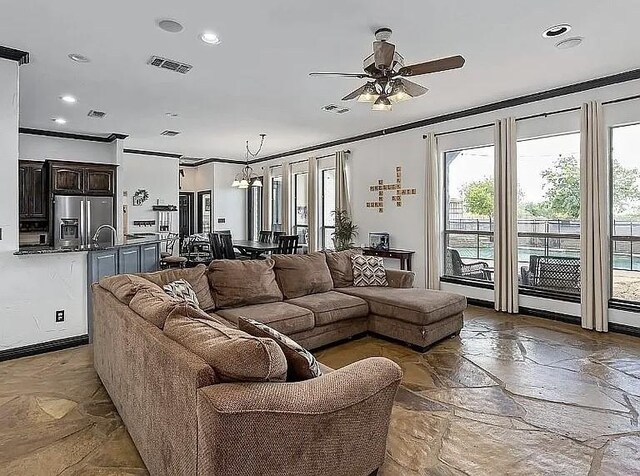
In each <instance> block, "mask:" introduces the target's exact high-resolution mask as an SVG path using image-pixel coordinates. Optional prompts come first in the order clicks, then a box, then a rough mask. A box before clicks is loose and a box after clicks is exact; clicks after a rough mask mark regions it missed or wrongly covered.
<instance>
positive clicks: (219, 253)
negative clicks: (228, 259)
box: [209, 233, 224, 259]
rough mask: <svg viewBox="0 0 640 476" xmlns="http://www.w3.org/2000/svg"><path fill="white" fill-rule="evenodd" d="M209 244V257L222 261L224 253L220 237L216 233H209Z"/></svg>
mask: <svg viewBox="0 0 640 476" xmlns="http://www.w3.org/2000/svg"><path fill="white" fill-rule="evenodd" d="M209 244H210V247H211V255H212V258H213V259H224V251H223V248H222V242H221V241H220V235H219V234H217V233H209Z"/></svg>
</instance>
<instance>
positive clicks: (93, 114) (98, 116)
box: [87, 109, 107, 119]
mask: <svg viewBox="0 0 640 476" xmlns="http://www.w3.org/2000/svg"><path fill="white" fill-rule="evenodd" d="M106 115H107V113H106V112H103V111H96V110H94V109H91V110H90V111H89V114H87V116H89V117H95V118H96V119H102V118H103V117H104V116H106Z"/></svg>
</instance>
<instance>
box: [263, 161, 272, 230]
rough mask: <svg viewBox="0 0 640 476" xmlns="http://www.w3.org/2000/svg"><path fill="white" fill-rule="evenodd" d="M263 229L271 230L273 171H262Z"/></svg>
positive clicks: (268, 169)
mask: <svg viewBox="0 0 640 476" xmlns="http://www.w3.org/2000/svg"><path fill="white" fill-rule="evenodd" d="M262 229H263V230H265V231H270V230H271V169H270V168H269V167H264V168H263V169H262Z"/></svg>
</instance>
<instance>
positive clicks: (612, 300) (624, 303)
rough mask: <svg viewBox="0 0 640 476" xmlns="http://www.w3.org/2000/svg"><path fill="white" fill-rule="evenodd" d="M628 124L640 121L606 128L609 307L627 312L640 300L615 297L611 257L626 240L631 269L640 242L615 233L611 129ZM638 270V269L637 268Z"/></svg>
mask: <svg viewBox="0 0 640 476" xmlns="http://www.w3.org/2000/svg"><path fill="white" fill-rule="evenodd" d="M629 126H640V121H635V122H625V123H622V124H615V125H609V126H608V128H607V141H608V142H607V154H608V158H607V167H608V168H609V184H608V187H609V190H608V199H609V209H608V212H609V302H608V307H609V309H618V310H621V311H629V312H640V300H639V301H631V300H628V299H621V298H616V297H614V296H613V284H614V283H613V273H614V271H615V268H614V266H613V258H614V243H615V242H616V241H621V242H628V243H629V244H630V245H631V271H633V244H634V243H640V236H633V235H631V236H625V235H615V234H614V231H615V217H614V212H613V206H614V205H613V187H614V177H613V159H614V156H613V131H614V129H616V128H618V127H629ZM638 272H640V270H638Z"/></svg>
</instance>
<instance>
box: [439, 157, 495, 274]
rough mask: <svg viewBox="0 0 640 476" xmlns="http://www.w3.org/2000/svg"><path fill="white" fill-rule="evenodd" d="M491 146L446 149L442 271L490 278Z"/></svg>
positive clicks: (491, 272) (491, 264) (491, 225)
mask: <svg viewBox="0 0 640 476" xmlns="http://www.w3.org/2000/svg"><path fill="white" fill-rule="evenodd" d="M493 164H494V149H493V146H488V147H477V148H473V149H465V150H457V151H450V152H446V153H445V174H444V175H445V176H444V179H445V180H444V182H445V194H444V196H445V200H444V206H445V231H444V240H445V246H444V251H445V256H444V263H445V266H444V275H445V276H446V277H449V278H455V279H463V280H465V281H469V282H470V283H472V282H476V283H486V284H489V282H491V281H493V216H494V214H493V196H494V195H493V194H494V192H493V191H494V181H493V167H494V166H493Z"/></svg>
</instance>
